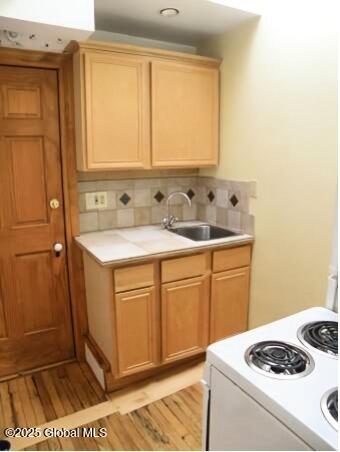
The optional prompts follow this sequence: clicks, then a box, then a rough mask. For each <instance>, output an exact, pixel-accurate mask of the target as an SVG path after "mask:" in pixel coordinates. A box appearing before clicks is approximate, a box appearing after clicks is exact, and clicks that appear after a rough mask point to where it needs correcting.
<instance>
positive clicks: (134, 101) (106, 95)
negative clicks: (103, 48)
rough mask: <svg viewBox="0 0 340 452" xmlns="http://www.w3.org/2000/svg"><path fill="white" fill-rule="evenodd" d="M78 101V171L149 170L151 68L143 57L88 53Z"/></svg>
mask: <svg viewBox="0 0 340 452" xmlns="http://www.w3.org/2000/svg"><path fill="white" fill-rule="evenodd" d="M82 69H83V83H84V86H83V96H80V98H78V103H79V105H78V115H79V113H80V123H78V126H79V127H80V129H81V130H80V131H79V132H80V133H79V135H78V139H79V143H78V144H79V149H78V151H79V152H78V169H80V170H86V169H89V170H91V169H93V170H95V169H103V168H106V169H121V168H146V167H148V166H149V165H150V152H149V147H150V145H149V135H150V133H149V129H150V123H149V118H150V113H149V85H148V81H149V67H148V63H147V61H145V60H144V59H143V58H140V57H138V56H130V55H119V54H118V55H117V54H102V53H94V52H88V53H85V55H84V59H83V68H82Z"/></svg>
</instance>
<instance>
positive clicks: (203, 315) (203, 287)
mask: <svg viewBox="0 0 340 452" xmlns="http://www.w3.org/2000/svg"><path fill="white" fill-rule="evenodd" d="M208 329H209V277H207V276H200V277H197V278H191V279H186V280H184V281H177V282H173V283H169V284H163V285H162V358H163V361H165V362H167V361H174V360H177V359H181V358H184V357H186V356H191V355H194V354H196V353H200V352H203V351H204V350H205V347H206V345H207V343H208Z"/></svg>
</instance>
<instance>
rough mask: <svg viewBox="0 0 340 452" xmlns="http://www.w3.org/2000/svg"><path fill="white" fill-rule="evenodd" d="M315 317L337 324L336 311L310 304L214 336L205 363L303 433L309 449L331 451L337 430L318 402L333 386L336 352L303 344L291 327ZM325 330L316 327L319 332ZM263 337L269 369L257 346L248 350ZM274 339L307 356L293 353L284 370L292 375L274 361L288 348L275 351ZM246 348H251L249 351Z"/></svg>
mask: <svg viewBox="0 0 340 452" xmlns="http://www.w3.org/2000/svg"><path fill="white" fill-rule="evenodd" d="M319 322H321V323H322V324H326V325H329V326H332V325H334V323H335V324H337V314H336V313H334V312H332V311H330V310H328V309H326V308H310V309H307V310H305V311H302V312H300V313H297V314H294V315H292V316H289V317H286V318H283V319H280V320H277V321H275V322H272V323H269V324H267V325H263V326H260V327H258V328H255V329H253V330H249V331H247V332H245V333H242V334H239V335H236V336H233V337H230V338H228V339H225V340H222V341H219V342H217V343H215V344H212V345H210V346H209V347H208V353H207V363H208V364H210V365H212V366H214V367H215V368H217V369H218V370H219V371H220V372H221V373H222V374H224V375H225V376H226V377H227V378H229V379H230V380H231V381H233V382H234V383H235V384H236V385H238V386H239V387H240V388H241V389H242V390H243V391H244V392H245V393H247V394H249V395H250V396H251V397H252V398H253V399H254V400H256V401H258V402H259V403H260V404H261V405H262V406H264V407H265V408H266V409H267V410H268V411H269V412H270V413H272V414H273V415H275V416H276V417H277V419H279V420H281V421H282V422H284V423H285V424H286V425H287V426H288V427H289V428H291V429H292V431H294V432H296V433H297V434H298V435H300V436H301V437H303V438H305V441H306V442H307V443H308V444H309V445H310V446H312V448H313V449H315V450H330V449H332V450H336V448H337V439H338V438H337V430H336V428H335V427H334V426H332V425H331V423H330V421H328V420H327V419H326V415H325V414H324V413H323V411H322V410H321V407H320V403H321V399H322V398H323V395H324V394H325V393H326V392H327V391H329V389H330V388H334V389H335V388H336V387H337V355H334V354H333V355H332V354H329V353H327V352H325V351H323V350H319V349H317V348H315V347H313V346H312V345H310V344H308V342H307V343H306V344H305V343H303V342H302V341H301V339H299V338H298V336H297V331H298V330H299V329H301V330H302V327H305V326H306V325H309V324H318V323H319ZM328 322H329V323H328ZM328 329H329V328H328ZM319 330H320V328H319ZM315 331H316V330H315V329H314V332H315ZM320 332H321V331H320ZM327 334H328V333H326V332H325V330H323V329H322V333H321V337H324V336H327ZM273 339H275V340H273ZM268 342H269V343H270V344H272V343H273V342H274V344H275V347H274V368H271V363H269V367H267V364H268V363H267V362H266V361H265V362H263V361H262V360H263V353H262V351H261V348H260V354H259V355H258V353H257V352H258V349H257V348H256V349H253V347H254V346H258V344H261V343H268ZM276 343H279V344H280V343H283V344H284V345H286V344H289V345H292V346H293V347H296V349H297V350H299V353H300V350H302V351H303V352H304V353H305V354H306V355H307V356H308V359H306V358H305V355H304V354H302V356H303V357H304V358H302V360H301V361H300V359H301V356H300V354H297V355H296V356H295V354H293V356H294V363H296V366H294V369H293V368H292V369H289V373H292V375H287V371H286V370H285V369H283V366H281V365H277V362H276V361H278V360H281V361H284V359H285V358H286V354H287V355H288V354H289V353H291V351H289V352H288V350H286V348H285V347H284V348H283V351H282V348H281V347H280V351H275V349H276V346H277V344H276ZM307 344H308V345H307ZM252 349H253V352H254V353H251V350H252ZM265 350H266V351H265V353H264V356H265V358H268V356H267V355H268V353H267V352H268V347H267V348H266V349H265ZM289 350H290V349H289ZM247 356H248V359H247ZM245 357H246V359H245ZM310 357H312V359H310ZM258 358H260V359H258ZM269 358H270V359H272V358H273V349H272V348H269ZM308 363H310V366H308V365H307V364H308ZM258 364H260V365H259V366H258ZM280 364H282V363H281V362H280ZM262 367H263V368H262ZM268 370H269V371H268ZM297 370H298V371H297ZM304 372H306V373H304ZM301 377H302V378H301Z"/></svg>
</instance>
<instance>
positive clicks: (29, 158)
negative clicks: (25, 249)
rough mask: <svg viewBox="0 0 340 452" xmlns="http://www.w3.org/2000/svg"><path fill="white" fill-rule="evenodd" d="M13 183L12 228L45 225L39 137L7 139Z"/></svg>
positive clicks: (44, 195)
mask: <svg viewBox="0 0 340 452" xmlns="http://www.w3.org/2000/svg"><path fill="white" fill-rule="evenodd" d="M6 141H7V145H8V147H9V152H10V157H11V158H10V160H11V162H10V163H11V167H10V168H9V170H10V171H12V181H13V187H12V190H13V198H12V199H13V200H14V204H13V205H12V207H13V211H14V212H13V221H12V226H16V225H21V224H26V225H27V224H28V223H47V222H48V210H47V199H46V177H45V158H44V143H43V138H42V137H19V138H15V137H10V138H7V140H6Z"/></svg>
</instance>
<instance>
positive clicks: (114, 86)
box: [70, 42, 220, 171]
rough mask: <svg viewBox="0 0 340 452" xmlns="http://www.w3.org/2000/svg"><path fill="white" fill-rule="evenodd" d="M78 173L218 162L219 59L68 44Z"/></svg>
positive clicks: (140, 49)
mask: <svg viewBox="0 0 340 452" xmlns="http://www.w3.org/2000/svg"><path fill="white" fill-rule="evenodd" d="M70 50H72V51H74V52H75V54H74V77H75V83H74V92H75V115H76V141H77V167H78V170H80V171H95V170H121V169H151V168H185V167H204V166H213V165H216V164H217V163H218V133H219V120H218V116H219V69H218V68H219V64H220V61H219V60H214V59H212V58H205V57H199V56H197V55H190V54H180V53H176V52H168V51H163V50H158V49H147V48H143V47H133V46H128V45H119V46H118V45H112V44H106V43H95V42H86V43H81V44H75V43H74V44H73V45H72V46H71V47H70Z"/></svg>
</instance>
